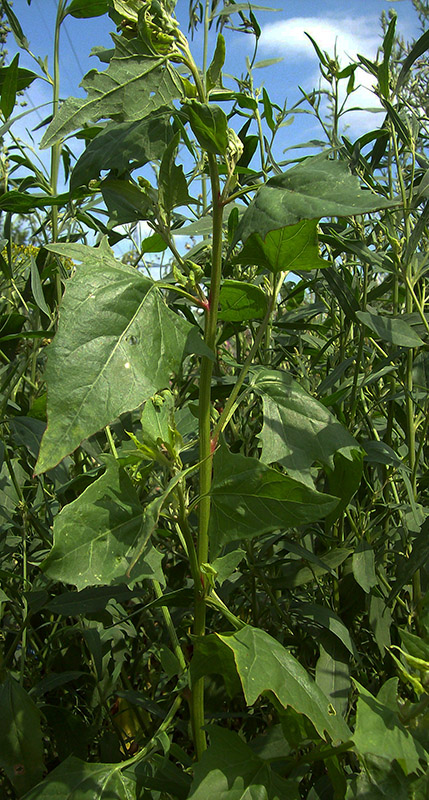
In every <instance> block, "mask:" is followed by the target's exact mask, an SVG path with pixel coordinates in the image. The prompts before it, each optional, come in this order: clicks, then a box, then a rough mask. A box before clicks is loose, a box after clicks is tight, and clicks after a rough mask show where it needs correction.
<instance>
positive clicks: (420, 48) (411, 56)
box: [396, 31, 429, 92]
mask: <svg viewBox="0 0 429 800" xmlns="http://www.w3.org/2000/svg"><path fill="white" fill-rule="evenodd" d="M428 47H429V31H425V32H424V33H423V35H422V36H420V39H418V40H417V42H416V43H415V44H414V45H413V47H412V48H411V50H410V52H409V53H408V55H407V57H406V59H405V61H404V63H403V64H402V69H401V71H400V73H399V75H398V80H397V81H396V92H398V91H399V90H400V89H401V88H402V86H403V85H404V83H405V81H406V80H407V77H408V73H409V71H410V69H411V67H412V66H413V64H414V62H415V61H417V59H418V58H419V57H420V56H421V55H423V53H424V52H425V50H427V49H428Z"/></svg>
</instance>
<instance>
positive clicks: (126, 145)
mask: <svg viewBox="0 0 429 800" xmlns="http://www.w3.org/2000/svg"><path fill="white" fill-rule="evenodd" d="M170 115H171V112H170V110H168V109H165V108H160V109H159V110H158V111H156V112H153V113H152V114H150V115H149V116H148V117H145V118H144V119H142V120H137V122H119V123H118V122H110V123H109V124H108V125H107V126H106V127H105V128H104V129H103V130H102V131H100V133H98V134H97V136H95V138H94V139H92V141H91V142H90V143H89V145H88V146H87V148H86V150H84V152H83V153H82V155H81V156H80V158H79V159H78V160H77V162H76V165H75V167H74V169H73V172H72V176H71V181H70V188H71V190H72V191H73V189H75V188H76V187H77V186H82V185H85V186H86V185H87V184H88V183H89V181H90V180H94V179H95V180H97V179H98V178H99V176H100V172H101V171H102V170H116V172H117V173H118V174H119V175H121V174H122V173H124V172H126V171H127V170H128V168H129V167H130V166H131V169H135V168H136V167H142V166H144V165H145V164H147V163H148V162H149V161H156V160H158V159H160V158H161V156H162V154H163V152H164V150H165V148H166V147H167V144H168V142H169V141H170V139H171V133H172V131H171V125H170V122H169V117H170Z"/></svg>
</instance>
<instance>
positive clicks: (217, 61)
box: [206, 33, 225, 92]
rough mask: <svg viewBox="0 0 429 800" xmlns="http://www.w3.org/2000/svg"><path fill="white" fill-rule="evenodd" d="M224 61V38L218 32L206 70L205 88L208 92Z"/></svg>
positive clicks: (215, 82)
mask: <svg viewBox="0 0 429 800" xmlns="http://www.w3.org/2000/svg"><path fill="white" fill-rule="evenodd" d="M224 63H225V39H224V37H223V36H222V34H221V33H219V34H218V37H217V41H216V48H215V51H214V54H213V59H212V62H211V64H210V66H209V68H208V70H207V72H206V88H207V91H208V92H210V90H211V89H213V87H214V86H216V84H217V82H218V80H219V76H220V73H221V70H222V67H223V65H224Z"/></svg>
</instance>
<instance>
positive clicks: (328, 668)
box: [315, 635, 351, 717]
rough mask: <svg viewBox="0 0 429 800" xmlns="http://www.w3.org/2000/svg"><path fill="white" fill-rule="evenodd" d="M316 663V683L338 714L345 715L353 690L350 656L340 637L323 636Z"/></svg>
mask: <svg viewBox="0 0 429 800" xmlns="http://www.w3.org/2000/svg"><path fill="white" fill-rule="evenodd" d="M319 652H320V655H319V658H318V660H317V664H316V676H315V677H316V683H317V685H318V687H319V689H321V690H322V692H323V693H324V694H325V695H326V697H329V699H330V701H331V703H332V705H333V706H334V708H335V711H336V712H337V714H338V716H340V717H345V716H346V713H347V709H348V705H349V694H350V690H351V681H350V669H349V656H348V655H347V652H346V650H345V648H344V647H343V645H342V644H340V642H338V639H335V638H334V637H333V636H330V635H328V636H326V635H325V636H323V637H322V641H321V642H320V644H319Z"/></svg>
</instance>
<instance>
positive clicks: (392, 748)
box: [353, 678, 427, 775]
mask: <svg viewBox="0 0 429 800" xmlns="http://www.w3.org/2000/svg"><path fill="white" fill-rule="evenodd" d="M354 682H355V684H356V686H357V689H358V692H359V699H358V703H357V710H356V729H355V733H354V735H353V741H354V743H355V745H356V747H357V749H358V751H359V753H362V755H366V754H371V755H379V754H380V753H383V756H384V757H386V758H388V759H390V761H393V760H394V759H396V761H397V762H398V763H399V764H400V765H401V767H402V769H403V770H404V772H405V774H406V775H408V774H409V773H410V772H416V771H417V770H418V768H419V761H420V759H423V760H424V761H427V754H426V753H425V751H424V750H423V747H422V746H421V744H419V742H418V741H416V740H415V739H413V737H412V735H411V733H410V731H408V730H406V728H404V726H403V724H402V723H401V722H400V720H399V715H398V707H397V701H396V694H397V686H398V678H390V679H389V680H388V681H387V682H386V683H385V684H384V685H383V686H382V688H381V689H380V692H379V693H378V696H377V697H374V695H372V694H371V692H369V691H368V690H367V689H365V688H364V687H363V686H361V685H360V684H359V683H358V682H357V681H356V680H355V681H354Z"/></svg>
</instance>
